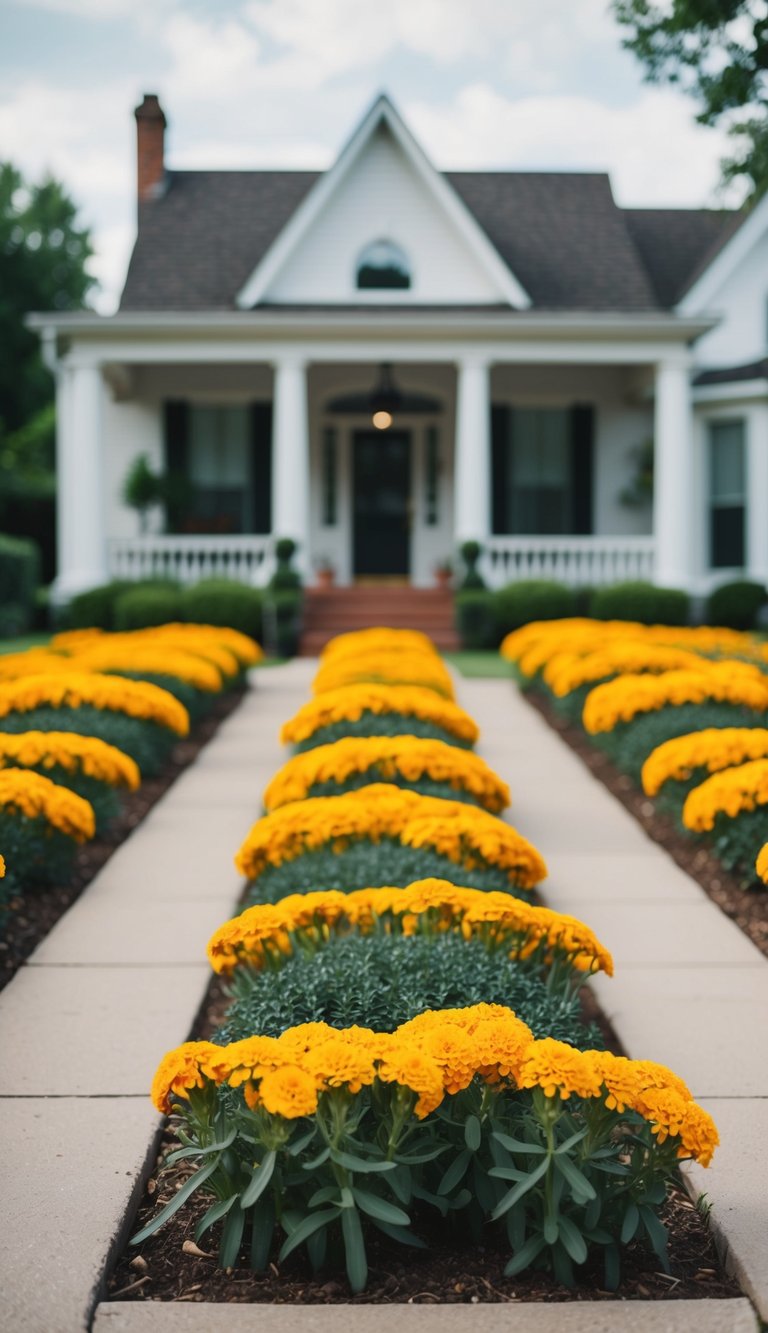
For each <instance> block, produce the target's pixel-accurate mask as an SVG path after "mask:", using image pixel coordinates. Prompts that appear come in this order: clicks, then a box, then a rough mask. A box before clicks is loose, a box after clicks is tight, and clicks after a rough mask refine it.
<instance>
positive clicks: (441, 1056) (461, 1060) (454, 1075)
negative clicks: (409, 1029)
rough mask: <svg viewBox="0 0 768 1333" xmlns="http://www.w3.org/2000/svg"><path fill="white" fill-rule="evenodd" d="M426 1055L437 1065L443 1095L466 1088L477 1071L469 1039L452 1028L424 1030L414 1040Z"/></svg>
mask: <svg viewBox="0 0 768 1333" xmlns="http://www.w3.org/2000/svg"><path fill="white" fill-rule="evenodd" d="M414 1040H418V1042H419V1046H420V1048H421V1050H423V1051H424V1053H425V1055H427V1056H429V1057H430V1058H431V1059H432V1060H434V1061H435V1062H436V1064H438V1065H439V1067H440V1070H441V1071H442V1077H443V1086H444V1088H445V1090H446V1092H461V1091H462V1089H463V1088H468V1087H469V1085H470V1083H471V1082H472V1079H473V1078H474V1076H475V1074H476V1072H477V1062H476V1060H475V1048H474V1042H473V1040H472V1038H471V1037H470V1036H469V1035H468V1033H466V1032H462V1030H461V1028H460V1027H455V1026H453V1025H451V1026H448V1025H447V1024H446V1025H445V1026H440V1027H436V1028H433V1029H431V1030H430V1029H427V1030H426V1031H424V1032H423V1033H419V1034H418V1035H417V1036H415V1037H414Z"/></svg>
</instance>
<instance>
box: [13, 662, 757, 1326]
mask: <svg viewBox="0 0 768 1333" xmlns="http://www.w3.org/2000/svg"><path fill="white" fill-rule="evenodd" d="M314 669H315V664H314V663H313V662H311V661H307V660H302V661H296V662H293V663H291V664H290V665H288V666H285V667H280V668H272V669H269V670H265V671H261V672H259V673H258V677H257V680H258V688H257V689H256V690H255V691H254V692H253V693H252V694H250V695H249V696H248V697H247V698H246V700H245V702H244V703H243V705H242V706H241V708H239V709H238V711H237V712H236V713H235V714H234V715H233V716H232V717H231V718H230V719H229V720H228V721H227V722H226V723H225V724H224V725H223V726H222V727H221V729H220V730H219V732H218V734H217V736H216V737H215V739H214V740H213V741H211V742H210V744H209V745H208V746H207V747H206V748H205V750H204V751H203V752H202V754H201V756H200V758H199V759H198V761H197V763H196V764H195V765H194V766H193V768H192V769H190V770H189V771H188V772H187V773H186V774H185V775H184V776H183V777H182V778H180V779H179V780H178V781H177V782H176V783H175V784H174V786H173V787H172V788H171V789H170V791H169V792H168V793H167V795H166V796H165V797H163V799H162V800H161V801H160V802H159V803H158V804H157V806H155V808H154V810H153V811H152V813H151V814H150V815H149V817H148V818H147V819H146V820H145V821H144V823H143V824H142V825H141V826H140V827H139V829H138V830H137V831H136V832H135V833H134V834H133V835H132V837H131V838H130V839H128V841H127V842H126V843H125V844H124V845H123V846H122V847H121V848H120V849H119V851H118V852H116V853H115V855H114V856H113V857H112V859H111V860H110V861H109V862H108V864H107V865H106V866H105V867H104V869H103V870H102V871H101V873H100V874H99V875H98V877H97V878H96V879H95V880H94V881H93V883H92V884H91V886H90V887H89V889H88V890H87V892H86V893H85V894H84V895H83V897H82V898H81V899H80V900H79V902H78V903H77V904H76V905H75V906H74V907H73V908H71V909H70V911H69V912H68V913H67V915H66V916H65V917H64V918H63V919H62V920H61V922H59V924H58V926H56V928H55V929H54V930H53V931H52V932H51V934H50V935H49V936H48V938H47V940H46V941H45V942H44V943H43V944H42V945H41V947H40V948H39V949H38V950H37V952H36V953H35V954H34V955H33V957H32V958H31V959H30V960H29V963H28V965H27V966H26V967H25V968H23V969H22V971H21V972H20V973H19V975H18V976H17V977H16V979H15V980H14V981H13V982H12V984H11V985H10V986H9V987H8V988H7V990H6V991H5V992H4V994H3V995H2V996H0V1049H2V1051H3V1056H4V1060H3V1064H2V1067H1V1068H0V1132H2V1134H3V1142H4V1143H5V1144H6V1145H12V1147H11V1150H10V1151H8V1149H7V1153H6V1159H5V1162H4V1178H3V1182H2V1188H1V1189H0V1227H1V1228H2V1230H1V1233H0V1234H2V1236H3V1245H2V1249H1V1252H0V1291H1V1292H2V1301H3V1304H2V1315H3V1326H4V1327H7V1328H9V1329H13V1330H19V1333H77V1331H78V1330H81V1329H84V1328H88V1327H89V1326H90V1319H91V1313H92V1311H93V1308H94V1304H95V1302H96V1300H97V1298H98V1294H99V1287H100V1283H101V1281H102V1278H103V1273H104V1270H105V1265H106V1263H107V1260H108V1257H109V1255H110V1252H111V1250H112V1249H113V1247H114V1246H115V1245H117V1244H119V1243H120V1242H121V1240H122V1238H123V1235H124V1229H125V1217H126V1214H127V1213H128V1211H129V1209H130V1206H131V1204H132V1201H133V1200H134V1198H135V1196H136V1195H137V1193H138V1191H139V1189H140V1187H141V1181H142V1180H143V1178H144V1171H145V1168H146V1166H147V1163H148V1162H151V1161H152V1155H153V1153H154V1151H155V1143H156V1138H157V1133H158V1131H159V1128H160V1120H159V1117H158V1116H157V1115H156V1114H155V1113H154V1111H153V1110H152V1108H151V1106H150V1104H149V1100H148V1097H147V1087H148V1083H149V1080H150V1078H151V1075H152V1072H153V1071H154V1068H155V1065H156V1063H157V1061H158V1060H159V1058H160V1056H161V1055H162V1054H163V1052H164V1051H165V1050H167V1049H168V1047H170V1046H173V1045H175V1044H177V1043H178V1042H180V1041H183V1040H184V1039H185V1038H186V1037H187V1036H188V1033H189V1029H190V1026H191V1023H192V1020H193V1018H194V1015H195V1012H196V1010H197V1008H198V1006H199V1004H200V1002H201V1000H202V997H203V994H204V991H205V988H206V985H207V983H208V980H209V972H208V968H207V965H206V963H205V956H204V950H205V943H206V941H207V939H208V936H209V935H210V933H211V931H212V930H213V929H214V928H215V927H216V926H217V925H218V924H220V922H221V921H223V920H224V919H225V918H226V916H227V915H229V914H230V913H231V912H232V911H233V909H234V907H235V904H236V902H237V898H238V895H239V892H240V888H241V885H240V883H239V881H238V877H237V875H236V872H235V870H234V867H233V864H232V857H233V855H234V852H235V851H236V849H237V847H238V846H239V844H240V842H241V840H242V838H243V837H244V835H245V833H246V832H247V830H248V828H249V827H250V825H251V823H252V822H253V821H254V819H255V818H257V816H258V814H259V810H260V797H261V792H262V790H263V788H264V786H265V785H266V783H267V781H268V780H269V779H270V778H271V777H272V776H273V774H274V772H275V770H276V768H277V767H278V766H279V765H280V763H282V762H283V759H284V754H283V753H282V751H281V750H280V747H279V745H278V742H277V732H278V729H279V725H280V723H281V722H282V721H283V720H285V719H286V718H287V717H289V716H290V715H291V714H292V713H293V712H294V711H295V710H296V708H298V707H299V705H300V704H301V703H303V702H304V701H305V700H306V699H307V698H308V696H309V687H310V681H311V677H312V675H313V672H314ZM460 699H461V702H462V704H463V705H464V706H465V707H466V708H467V709H468V711H469V712H470V713H472V714H473V715H474V716H475V717H476V718H477V720H478V722H479V724H480V726H481V728H482V731H483V744H482V746H481V752H482V753H483V755H484V757H485V758H486V759H487V760H488V761H489V762H490V763H491V764H492V765H493V766H494V767H496V768H497V769H498V770H499V772H500V773H501V774H502V776H504V777H505V778H507V779H509V780H510V781H511V783H512V790H513V819H514V822H515V823H516V824H517V826H518V827H519V828H520V830H521V831H522V832H523V833H525V834H526V836H528V837H530V838H531V840H532V841H533V842H535V843H536V844H537V845H538V846H539V847H540V849H541V851H542V852H543V853H544V855H545V856H546V858H547V860H548V861H549V864H550V868H551V871H552V878H551V880H550V881H549V882H548V884H547V892H546V896H547V900H548V901H549V902H550V903H551V905H552V906H554V907H559V908H561V909H562V910H565V911H569V912H573V913H576V914H578V915H581V916H583V917H584V918H585V920H587V921H588V922H589V923H590V925H592V926H593V927H594V928H595V929H596V930H597V932H598V933H599V934H600V935H601V937H602V938H603V939H604V940H605V943H606V944H607V945H608V946H609V947H611V948H612V949H613V950H614V953H615V956H616V961H617V969H618V979H617V980H614V981H612V982H608V983H606V984H605V985H604V986H603V985H602V984H601V985H600V988H599V989H600V998H601V1001H602V1002H603V1004H604V1005H605V1007H606V1009H607V1011H608V1012H609V1013H610V1014H611V1016H612V1017H613V1019H614V1022H615V1024H616V1027H617V1029H618V1032H619V1035H620V1037H621V1039H622V1040H623V1041H624V1043H625V1045H626V1047H627V1049H628V1050H629V1051H630V1053H631V1054H633V1055H645V1056H648V1057H652V1058H654V1059H659V1060H662V1061H665V1062H667V1063H669V1064H670V1065H672V1066H673V1067H674V1068H676V1069H678V1070H679V1072H680V1073H681V1074H682V1075H683V1076H684V1077H686V1078H687V1079H688V1080H689V1082H690V1083H691V1084H692V1087H693V1090H694V1092H695V1093H696V1095H697V1096H701V1097H702V1098H703V1099H704V1100H705V1101H706V1102H707V1104H708V1105H710V1108H711V1109H712V1111H713V1114H714V1115H715V1116H716V1118H717V1120H718V1123H719V1124H720V1127H721V1133H722V1136H723V1139H724V1141H725V1148H723V1149H721V1150H720V1154H719V1155H718V1158H717V1159H716V1160H717V1166H716V1167H715V1168H713V1169H712V1170H711V1171H710V1172H709V1173H706V1178H705V1179H704V1181H703V1183H702V1185H701V1188H705V1189H707V1190H708V1191H709V1193H710V1196H711V1197H712V1198H713V1199H714V1200H715V1203H716V1205H717V1216H718V1218H719V1224H720V1226H721V1228H722V1230H723V1231H724V1232H725V1234H726V1235H727V1236H728V1238H729V1240H730V1241H731V1243H732V1245H733V1248H734V1251H735V1253H736V1255H737V1266H738V1267H739V1271H740V1272H741V1274H742V1277H743V1280H744V1281H745V1284H746V1287H747V1290H748V1291H749V1292H750V1293H751V1294H752V1295H753V1297H754V1299H755V1301H756V1303H758V1304H761V1308H762V1310H763V1313H764V1316H765V1315H768V1251H767V1250H766V1240H765V1237H766V1226H765V1221H766V1205H765V1197H766V1194H765V1190H766V1186H768V1180H767V1179H766V1166H765V1163H764V1161H762V1160H761V1129H764V1128H766V1123H765V1122H766V1112H765V1108H766V1106H768V1100H766V1097H767V1096H768V1074H766V1069H767V1068H768V1062H766V1059H765V1055H766V1044H765V1043H766V1038H765V1035H764V1031H763V1023H762V1017H763V1009H762V1007H759V1008H758V1011H757V1020H758V1021H757V1022H755V1021H754V1018H753V1017H752V1014H753V1011H754V1006H755V1004H756V1003H757V1004H758V1005H760V1001H761V1000H764V999H766V998H768V990H766V987H768V980H767V978H768V964H766V963H765V962H764V960H763V959H762V958H761V956H760V955H759V954H757V953H756V951H755V950H754V949H753V947H752V945H750V944H749V943H748V942H747V941H746V940H745V939H744V938H743V937H742V936H741V935H740V934H739V932H738V931H737V930H736V928H735V927H733V926H731V925H730V924H729V923H728V922H727V921H726V919H725V918H724V917H722V916H721V915H720V914H719V912H717V909H715V908H714V907H712V906H711V905H710V904H709V903H708V901H707V900H706V899H705V898H704V897H703V895H702V894H701V892H700V890H699V889H698V888H697V887H696V886H695V885H693V884H692V883H691V881H690V880H688V878H687V877H686V876H685V875H684V874H683V872H682V871H680V870H679V869H678V868H677V867H676V866H675V865H674V864H673V863H672V862H671V861H670V860H669V859H668V857H667V856H666V854H665V853H664V852H663V851H661V850H660V849H659V848H658V847H657V846H656V845H655V844H653V843H651V842H649V841H648V839H647V838H646V837H645V835H644V834H643V833H642V831H640V830H639V829H638V827H637V825H636V824H635V823H634V821H633V820H632V818H631V816H630V815H629V814H628V813H627V812H626V811H625V810H624V809H623V807H622V806H621V805H619V804H618V803H617V802H616V801H615V800H614V799H613V798H612V797H611V796H610V795H609V794H608V793H607V792H606V791H605V790H604V788H602V787H601V786H600V785H599V784H598V783H597V782H596V781H595V780H594V779H593V778H592V777H591V775H590V774H589V773H588V772H587V771H586V770H585V769H584V768H583V766H582V765H581V763H580V761H579V760H578V759H576V758H575V756H573V755H572V754H571V752H570V751H569V750H568V749H567V748H566V747H565V745H564V743H563V742H562V741H561V740H560V739H559V738H558V737H557V736H556V735H555V734H554V733H552V732H551V731H549V729H548V728H547V727H546V724H545V723H544V722H543V721H542V719H541V718H540V717H539V716H538V714H536V713H535V712H534V711H533V710H532V709H530V708H529V706H528V705H527V704H526V703H525V702H524V700H522V699H521V698H520V697H519V696H518V695H517V693H516V691H515V690H513V689H512V688H511V686H510V685H509V684H508V683H507V682H505V681H499V680H497V681H462V682H461V685H460ZM643 907H645V908H646V911H642V910H641V909H642V908H643ZM761 1042H762V1046H760V1045H759V1043H761ZM747 1043H749V1046H748V1048H747ZM761 1052H762V1058H761ZM701 1174H702V1175H704V1173H701ZM697 1184H698V1182H697ZM406 1308H407V1307H404V1309H406ZM347 1309H348V1307H347ZM344 1310H345V1307H343V1306H342V1307H341V1309H340V1310H339V1311H336V1310H335V1308H334V1311H328V1310H323V1309H321V1308H318V1307H306V1308H302V1309H301V1310H299V1309H295V1308H291V1307H284V1308H283V1307H265V1308H264V1309H259V1311H258V1313H257V1312H255V1311H253V1310H252V1309H251V1310H250V1311H243V1310H242V1309H239V1310H238V1309H237V1308H235V1307H210V1306H207V1307H203V1306H197V1307H194V1306H188V1305H187V1306H163V1305H158V1304H151V1305H149V1304H146V1305H143V1304H125V1303H123V1304H120V1303H113V1302H104V1303H102V1304H101V1305H100V1306H99V1307H98V1310H97V1313H96V1319H95V1324H94V1327H95V1328H96V1329H97V1330H99V1333H101V1330H104V1329H107V1328H111V1327H114V1328H116V1329H117V1328H119V1329H120V1330H121V1333H122V1330H125V1333H131V1331H132V1330H134V1329H136V1330H143V1329H150V1328H151V1329H152V1330H153V1333H162V1330H164V1329H166V1328H167V1329H169V1330H171V1329H179V1330H180V1329H182V1328H184V1329H186V1328H189V1329H198V1328H199V1329H201V1330H202V1329H203V1328H206V1329H207V1328H214V1327H215V1328H219V1327H220V1328H222V1329H229V1328H231V1329H233V1331H234V1330H235V1329H240V1328H244V1327H246V1324H247V1326H248V1327H252V1326H253V1325H254V1324H255V1322H256V1320H257V1319H258V1321H259V1322H261V1323H263V1324H264V1327H265V1329H266V1328H269V1329H270V1330H272V1329H273V1328H274V1330H275V1333H294V1330H296V1333H320V1331H321V1330H323V1331H324V1330H325V1329H326V1328H329V1329H330V1327H331V1319H332V1320H333V1327H334V1328H346V1327H347V1326H348V1324H349V1323H350V1322H351V1321H350V1316H349V1315H348V1316H347V1317H346V1318H345V1316H344V1314H343V1312H344ZM505 1310H506V1307H500V1306H493V1307H478V1308H477V1309H473V1310H469V1309H467V1310H466V1311H465V1315H464V1317H463V1318H464V1319H466V1324H464V1323H460V1321H459V1320H458V1311H455V1310H452V1309H448V1310H445V1311H441V1313H440V1316H439V1319H440V1326H441V1327H442V1326H443V1324H444V1322H445V1319H446V1317H447V1316H450V1317H451V1318H453V1317H454V1316H455V1317H456V1319H455V1322H456V1327H457V1330H458V1328H459V1327H460V1326H461V1327H462V1328H463V1327H464V1326H466V1327H474V1326H477V1328H478V1330H480V1329H481V1328H486V1327H490V1321H491V1319H493V1323H494V1327H496V1328H498V1327H499V1326H501V1327H506V1326H507V1324H508V1325H509V1326H510V1327H514V1328H515V1329H520V1330H521V1333H522V1331H523V1330H525V1329H529V1328H530V1329H532V1330H533V1329H537V1330H538V1329H541V1330H542V1333H545V1331H546V1330H548V1329H549V1328H550V1327H552V1323H551V1322H549V1319H550V1315H552V1314H553V1311H552V1309H551V1307H541V1306H539V1307H532V1306H527V1307H523V1306H520V1305H514V1306H512V1307H511V1313H510V1315H509V1316H508V1317H507V1316H506V1314H505ZM417 1311H418V1313H417ZM524 1311H525V1316H524ZM529 1312H530V1313H529ZM350 1314H351V1312H350ZM435 1316H436V1312H435V1311H434V1310H432V1311H430V1309H429V1307H417V1308H413V1309H410V1310H408V1319H409V1321H411V1320H412V1322H413V1328H414V1333H429V1330H431V1329H433V1328H437V1321H436V1317H435ZM397 1317H398V1319H399V1318H400V1314H399V1313H398V1315H397ZM391 1320H392V1311H389V1310H387V1308H386V1307H379V1308H378V1309H376V1308H371V1307H368V1308H366V1309H361V1308H359V1307H355V1310H354V1323H355V1327H357V1326H359V1327H360V1328H361V1329H362V1328H366V1329H369V1328H370V1329H372V1330H373V1329H377V1330H378V1329H382V1330H383V1328H384V1324H385V1322H386V1324H387V1327H389V1326H390V1325H391ZM449 1322H450V1319H449ZM557 1323H558V1327H560V1325H561V1323H562V1327H563V1329H564V1330H565V1329H567V1330H568V1331H569V1333H571V1330H573V1333H581V1331H582V1330H584V1331H585V1333H586V1331H587V1330H589V1331H590V1333H598V1330H600V1333H602V1330H609V1331H610V1333H621V1331H622V1330H625V1329H626V1330H628V1331H629V1330H633V1333H634V1330H638V1333H639V1331H640V1330H643V1333H645V1330H646V1329H647V1330H648V1331H649V1333H651V1330H656V1329H658V1330H664V1331H665V1333H666V1331H667V1330H670V1331H671V1330H674V1331H675V1333H678V1331H679V1333H683V1331H684V1330H687V1329H688V1328H690V1327H691V1326H692V1325H693V1324H694V1323H695V1325H696V1327H697V1328H698V1329H699V1330H700V1331H701V1333H710V1330H711V1333H719V1330H720V1329H722V1330H723V1333H731V1330H733V1333H736V1330H739V1333H741V1330H744V1333H749V1330H751V1329H754V1328H755V1327H756V1325H755V1320H754V1315H753V1312H752V1311H751V1309H750V1307H749V1305H748V1303H747V1302H746V1301H736V1302H726V1303H720V1302H707V1303H699V1302H696V1303H693V1304H690V1303H688V1302H685V1303H674V1302H661V1303H655V1304H652V1305H646V1304H643V1305H641V1306H634V1305H627V1304H621V1305H610V1304H602V1305H593V1304H590V1303H586V1302H584V1303H579V1304H578V1305H575V1306H558V1307H557ZM408 1326H409V1328H410V1322H409V1325H408Z"/></svg>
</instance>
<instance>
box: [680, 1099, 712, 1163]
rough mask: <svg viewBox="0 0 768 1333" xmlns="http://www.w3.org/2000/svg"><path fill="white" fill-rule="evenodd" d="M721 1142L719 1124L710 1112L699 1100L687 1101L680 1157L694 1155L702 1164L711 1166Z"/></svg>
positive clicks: (696, 1160)
mask: <svg viewBox="0 0 768 1333" xmlns="http://www.w3.org/2000/svg"><path fill="white" fill-rule="evenodd" d="M719 1142H720V1136H719V1134H718V1132H717V1126H716V1124H715V1122H714V1120H713V1119H712V1116H711V1115H710V1114H709V1112H708V1111H705V1110H704V1108H703V1106H699V1105H698V1103H697V1102H694V1101H689V1102H687V1104H686V1108H685V1117H684V1119H683V1123H682V1125H681V1128H680V1147H679V1148H678V1150H677V1155H678V1157H692V1158H693V1160H694V1161H695V1162H698V1163H699V1165H700V1166H709V1164H710V1162H711V1161H712V1157H713V1154H714V1151H715V1148H716V1147H717V1145H718V1144H719Z"/></svg>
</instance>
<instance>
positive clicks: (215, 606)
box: [180, 578, 263, 642]
mask: <svg viewBox="0 0 768 1333" xmlns="http://www.w3.org/2000/svg"><path fill="white" fill-rule="evenodd" d="M262 603H263V594H262V592H261V591H260V589H258V588H249V587H248V586H247V584H245V583H237V582H236V581H235V580H234V579H224V578H212V579H203V580H202V581H201V582H200V583H196V584H195V585H194V587H192V588H185V589H184V591H183V593H182V594H181V598H180V615H181V619H182V620H188V621H191V622H192V623H193V624H197V625H223V626H226V627H227V628H228V629H237V630H240V632H241V633H242V634H250V636H251V638H253V639H258V641H259V642H261V639H262V637H263V628H262Z"/></svg>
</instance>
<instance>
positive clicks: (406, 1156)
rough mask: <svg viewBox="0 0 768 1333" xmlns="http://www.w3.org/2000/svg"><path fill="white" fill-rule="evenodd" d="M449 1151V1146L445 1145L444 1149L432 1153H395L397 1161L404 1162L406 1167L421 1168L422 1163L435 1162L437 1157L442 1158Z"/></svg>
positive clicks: (436, 1149) (433, 1150)
mask: <svg viewBox="0 0 768 1333" xmlns="http://www.w3.org/2000/svg"><path fill="white" fill-rule="evenodd" d="M447 1151H448V1145H447V1144H443V1146H442V1148H432V1149H431V1151H430V1152H411V1153H399V1152H398V1153H395V1161H396V1162H402V1164H403V1165H404V1166H420V1165H421V1163H422V1162H434V1160H435V1158H436V1157H440V1156H441V1155H442V1154H443V1153H444V1152H447Z"/></svg>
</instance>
